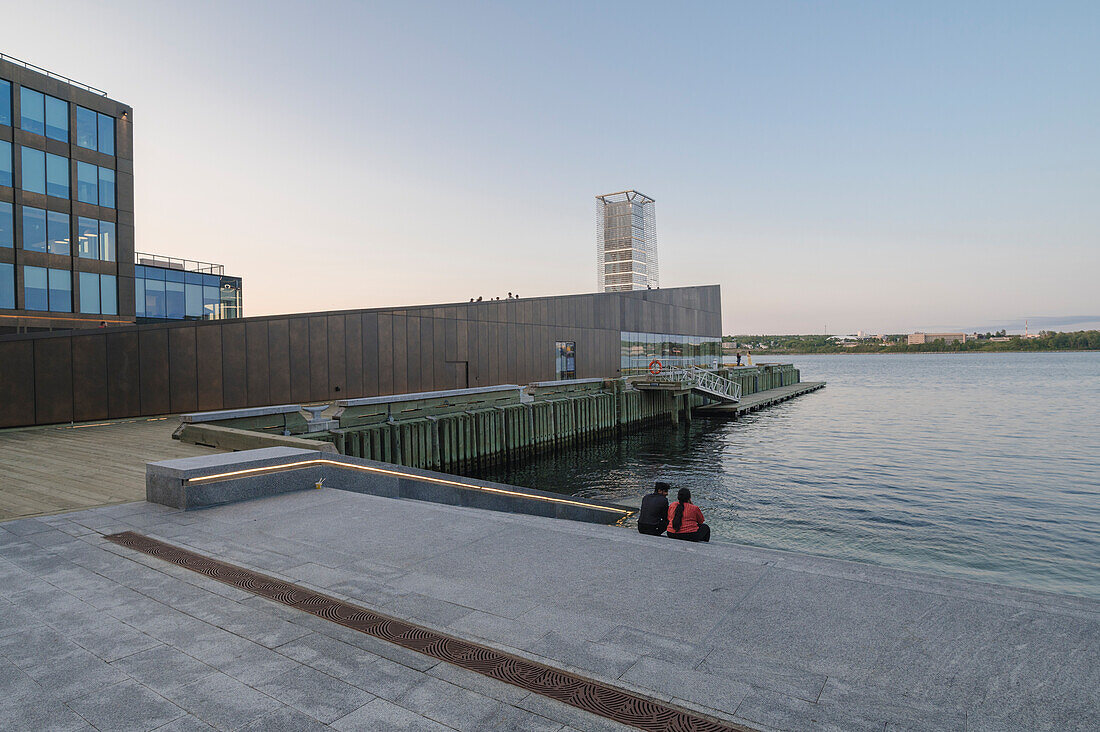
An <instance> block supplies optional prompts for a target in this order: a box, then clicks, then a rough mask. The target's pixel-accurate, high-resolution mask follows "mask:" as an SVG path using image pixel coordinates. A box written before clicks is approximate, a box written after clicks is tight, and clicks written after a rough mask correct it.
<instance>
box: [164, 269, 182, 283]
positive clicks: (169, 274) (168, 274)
mask: <svg viewBox="0 0 1100 732" xmlns="http://www.w3.org/2000/svg"><path fill="white" fill-rule="evenodd" d="M164 279H166V280H168V281H169V282H183V270H179V269H166V270H164Z"/></svg>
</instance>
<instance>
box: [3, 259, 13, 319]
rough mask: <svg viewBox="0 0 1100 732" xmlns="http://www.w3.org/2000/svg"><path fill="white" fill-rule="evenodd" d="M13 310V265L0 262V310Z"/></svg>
mask: <svg viewBox="0 0 1100 732" xmlns="http://www.w3.org/2000/svg"><path fill="white" fill-rule="evenodd" d="M14 309H15V265H14V264H8V263H7V262H0V310H14Z"/></svg>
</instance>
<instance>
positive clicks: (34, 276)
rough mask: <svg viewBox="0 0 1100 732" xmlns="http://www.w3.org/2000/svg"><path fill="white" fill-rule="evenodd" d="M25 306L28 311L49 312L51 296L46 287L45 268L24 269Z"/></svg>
mask: <svg viewBox="0 0 1100 732" xmlns="http://www.w3.org/2000/svg"><path fill="white" fill-rule="evenodd" d="M23 306H24V307H25V308H26V309H27V310H49V309H50V294H49V288H47V287H46V268H45V267H24V268H23Z"/></svg>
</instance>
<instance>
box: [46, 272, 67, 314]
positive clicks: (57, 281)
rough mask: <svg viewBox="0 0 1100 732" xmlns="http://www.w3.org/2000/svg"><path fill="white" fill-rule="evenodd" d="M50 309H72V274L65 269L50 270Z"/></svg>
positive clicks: (57, 310) (62, 311) (55, 311)
mask: <svg viewBox="0 0 1100 732" xmlns="http://www.w3.org/2000/svg"><path fill="white" fill-rule="evenodd" d="M50 311H51V312H54V313H71V312H72V311H73V276H72V273H71V272H69V270H67V269H51V270H50Z"/></svg>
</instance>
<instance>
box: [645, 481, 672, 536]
mask: <svg viewBox="0 0 1100 732" xmlns="http://www.w3.org/2000/svg"><path fill="white" fill-rule="evenodd" d="M638 525H639V526H655V527H657V528H658V529H660V531H658V532H657V533H661V531H664V530H665V529H666V528H667V527H668V497H666V496H662V495H661V494H660V493H657V492H656V491H654V492H653V493H649V494H647V495H645V496H642V510H641V511H639V512H638Z"/></svg>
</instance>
